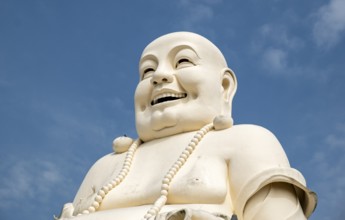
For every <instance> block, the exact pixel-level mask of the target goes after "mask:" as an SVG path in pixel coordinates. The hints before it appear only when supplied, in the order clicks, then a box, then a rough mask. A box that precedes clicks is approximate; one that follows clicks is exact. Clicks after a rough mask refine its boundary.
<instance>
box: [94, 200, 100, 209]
mask: <svg viewBox="0 0 345 220" xmlns="http://www.w3.org/2000/svg"><path fill="white" fill-rule="evenodd" d="M92 206H93V207H95V209H98V207H99V203H98V202H96V201H94V202H93V203H92Z"/></svg>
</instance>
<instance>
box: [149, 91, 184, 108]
mask: <svg viewBox="0 0 345 220" xmlns="http://www.w3.org/2000/svg"><path fill="white" fill-rule="evenodd" d="M186 97H187V94H186V93H177V94H175V93H163V94H161V95H158V96H156V97H155V98H154V99H153V100H152V101H151V105H152V106H154V105H157V104H160V103H163V102H170V101H174V100H178V99H183V98H186Z"/></svg>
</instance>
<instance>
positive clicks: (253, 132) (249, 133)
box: [215, 124, 285, 158]
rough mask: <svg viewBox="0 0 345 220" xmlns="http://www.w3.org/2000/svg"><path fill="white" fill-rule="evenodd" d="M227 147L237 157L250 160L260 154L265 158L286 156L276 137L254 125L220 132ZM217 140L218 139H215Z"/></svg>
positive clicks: (245, 125) (241, 125) (237, 126)
mask: <svg viewBox="0 0 345 220" xmlns="http://www.w3.org/2000/svg"><path fill="white" fill-rule="evenodd" d="M219 133H220V134H219V135H220V137H219V138H218V139H222V140H223V142H224V143H225V144H224V145H226V147H229V148H231V149H232V150H233V151H232V152H236V155H238V156H239V155H242V156H243V157H246V158H250V157H251V156H249V155H250V154H253V155H252V156H253V157H256V156H257V155H255V153H257V152H259V154H260V155H262V156H263V157H265V155H266V156H268V157H269V156H272V153H275V154H280V155H282V156H284V155H285V153H284V150H283V148H282V146H281V144H280V142H279V140H278V139H277V138H276V136H275V135H274V134H273V133H272V132H271V131H270V130H268V129H266V128H264V127H262V126H259V125H252V124H240V125H234V126H232V127H231V128H228V129H225V130H223V131H220V132H219ZM215 138H217V137H215Z"/></svg>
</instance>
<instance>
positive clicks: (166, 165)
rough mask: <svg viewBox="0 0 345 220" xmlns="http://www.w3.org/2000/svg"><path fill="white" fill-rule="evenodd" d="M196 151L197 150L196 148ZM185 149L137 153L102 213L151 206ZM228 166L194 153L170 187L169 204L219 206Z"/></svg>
mask: <svg viewBox="0 0 345 220" xmlns="http://www.w3.org/2000/svg"><path fill="white" fill-rule="evenodd" d="M198 147H199V146H198ZM183 149H184V148H180V149H179V148H173V149H172V148H170V149H168V148H165V147H161V148H156V149H155V148H151V149H149V148H147V149H144V150H141V151H138V152H137V154H136V155H135V157H134V158H133V163H132V166H131V169H130V172H129V173H128V176H127V177H126V178H125V179H124V181H123V182H122V183H121V184H120V185H119V186H118V187H116V188H115V189H113V190H112V191H111V192H109V193H108V195H107V196H106V198H105V199H104V201H103V204H102V207H103V208H104V209H108V208H114V207H123V206H127V205H128V203H131V204H132V205H144V204H151V203H153V202H154V201H155V200H156V199H157V198H158V197H159V195H160V191H161V186H162V181H163V179H164V177H165V176H166V174H167V173H168V172H169V170H170V169H171V167H172V166H173V164H174V163H175V161H177V160H178V158H179V156H180V154H181V152H182V151H183ZM227 177H228V174H227V165H226V163H225V161H224V160H223V159H222V158H218V157H216V156H212V155H205V152H204V151H203V150H202V147H200V149H196V150H195V151H194V152H193V153H192V154H191V155H190V156H189V158H188V159H187V160H186V162H185V163H184V164H182V166H180V168H178V169H177V172H176V174H175V176H174V177H173V178H172V179H171V182H170V184H169V195H168V202H167V203H172V204H178V203H187V204H188V203H189V204H191V203H207V204H212V203H215V204H219V203H222V202H223V200H224V198H225V196H226V193H227V189H228V188H227V179H228V178H227Z"/></svg>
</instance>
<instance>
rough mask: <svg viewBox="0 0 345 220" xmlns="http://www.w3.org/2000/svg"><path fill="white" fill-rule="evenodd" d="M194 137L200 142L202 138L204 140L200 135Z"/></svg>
mask: <svg viewBox="0 0 345 220" xmlns="http://www.w3.org/2000/svg"><path fill="white" fill-rule="evenodd" d="M194 137H195V138H196V139H198V141H200V140H201V138H202V136H201V135H200V134H198V133H197V134H196V135H194Z"/></svg>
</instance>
